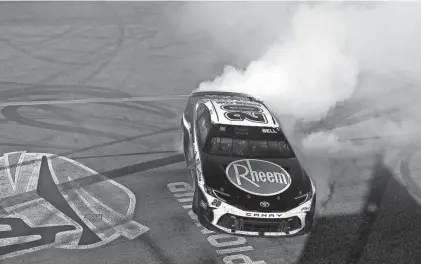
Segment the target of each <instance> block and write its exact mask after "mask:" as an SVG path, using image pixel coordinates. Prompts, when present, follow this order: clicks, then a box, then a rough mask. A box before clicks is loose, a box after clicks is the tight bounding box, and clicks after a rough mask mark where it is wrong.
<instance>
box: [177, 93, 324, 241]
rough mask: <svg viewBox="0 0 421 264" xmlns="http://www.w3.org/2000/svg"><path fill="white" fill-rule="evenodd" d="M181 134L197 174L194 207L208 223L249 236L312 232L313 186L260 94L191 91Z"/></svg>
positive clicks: (216, 228)
mask: <svg viewBox="0 0 421 264" xmlns="http://www.w3.org/2000/svg"><path fill="white" fill-rule="evenodd" d="M182 137H183V147H184V155H185V159H186V162H187V167H188V169H189V171H190V172H191V175H192V178H193V186H194V197H193V204H192V209H193V212H194V213H195V214H196V215H197V216H198V220H199V222H200V223H201V224H202V225H203V226H204V227H206V228H207V229H209V230H212V231H217V232H218V231H219V232H226V233H230V234H235V235H250V236H292V235H303V234H308V233H309V232H310V231H311V229H312V226H313V222H314V211H315V201H316V192H315V186H314V184H313V181H312V179H311V178H310V177H309V175H308V174H307V173H306V171H305V170H304V168H303V167H302V166H301V164H300V162H299V160H298V159H297V157H296V155H295V152H294V150H293V149H292V148H291V146H290V144H289V142H288V140H287V138H286V137H285V135H284V133H283V132H282V129H281V127H280V125H279V124H278V122H277V120H276V119H275V118H274V116H273V115H272V114H271V113H270V111H269V110H268V109H267V107H266V106H265V105H264V103H263V102H262V101H261V100H259V99H256V98H254V97H251V96H249V95H246V94H240V93H229V92H203V91H201V92H194V93H192V95H191V96H190V98H189V100H188V103H187V107H186V109H185V111H184V114H183V118H182Z"/></svg>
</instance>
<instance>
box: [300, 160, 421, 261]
mask: <svg viewBox="0 0 421 264" xmlns="http://www.w3.org/2000/svg"><path fill="white" fill-rule="evenodd" d="M372 176H373V177H372V180H371V181H370V182H369V186H368V187H369V189H368V192H367V195H366V199H365V205H364V206H363V210H362V211H361V213H360V214H349V215H341V216H327V217H321V218H318V219H317V223H316V227H315V230H314V232H313V233H312V234H311V235H310V236H309V238H308V240H307V242H306V245H305V249H304V251H303V254H302V256H301V258H300V260H299V261H298V263H302V264H307V263H312V264H313V263H323V264H326V263H335V264H339V263H346V264H354V263H373V264H374V263H376V264H377V263H382V264H387V263H400V264H402V263H421V251H420V250H419V249H420V248H421V225H419V224H418V222H419V220H421V208H420V205H419V204H418V203H417V202H416V201H415V200H414V199H413V198H412V197H411V196H410V195H409V194H408V191H407V189H406V188H405V187H404V186H402V185H401V184H400V183H399V182H398V181H397V180H396V179H395V178H394V176H393V173H392V172H391V171H390V169H388V168H387V167H386V165H385V164H384V163H383V157H382V155H378V157H377V160H376V162H375V164H374V165H373V175H372Z"/></svg>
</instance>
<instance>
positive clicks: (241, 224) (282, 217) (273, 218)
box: [197, 190, 315, 237]
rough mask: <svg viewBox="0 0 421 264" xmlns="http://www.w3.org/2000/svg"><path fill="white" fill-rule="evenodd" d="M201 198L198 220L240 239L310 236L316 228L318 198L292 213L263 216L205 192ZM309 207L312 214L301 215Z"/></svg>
mask: <svg viewBox="0 0 421 264" xmlns="http://www.w3.org/2000/svg"><path fill="white" fill-rule="evenodd" d="M198 195H199V208H197V212H198V220H199V222H200V223H201V224H202V225H203V226H204V227H206V228H207V229H210V230H212V231H219V232H224V233H229V234H234V235H240V236H266V237H287V236H298V235H305V234H308V233H309V232H310V231H311V229H312V226H313V221H314V209H315V197H314V198H313V199H312V200H310V201H308V202H306V203H304V204H303V205H304V206H301V205H300V206H299V207H297V208H294V209H293V210H290V211H288V212H282V213H277V212H273V213H265V214H262V213H259V212H250V211H243V210H241V209H238V208H236V207H233V206H231V205H229V204H226V203H224V202H223V201H221V200H219V199H217V198H215V197H213V196H211V195H209V194H207V193H205V192H203V191H201V190H200V191H199V193H198ZM309 202H310V203H309ZM216 205H218V206H216ZM307 206H308V207H310V210H308V211H300V210H301V208H305V207H307Z"/></svg>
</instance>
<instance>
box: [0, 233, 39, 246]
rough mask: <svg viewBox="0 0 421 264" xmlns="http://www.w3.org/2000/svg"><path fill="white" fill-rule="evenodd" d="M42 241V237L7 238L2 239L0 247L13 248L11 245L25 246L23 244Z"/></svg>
mask: <svg viewBox="0 0 421 264" xmlns="http://www.w3.org/2000/svg"><path fill="white" fill-rule="evenodd" d="M40 239H41V236H40V235H31V236H21V237H7V238H2V239H0V246H1V247H6V246H11V245H16V244H23V243H28V242H32V241H37V240H40Z"/></svg>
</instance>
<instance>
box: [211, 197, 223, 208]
mask: <svg viewBox="0 0 421 264" xmlns="http://www.w3.org/2000/svg"><path fill="white" fill-rule="evenodd" d="M211 205H212V206H215V207H219V206H220V205H221V201H219V200H218V199H215V200H213V201H212V203H211Z"/></svg>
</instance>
